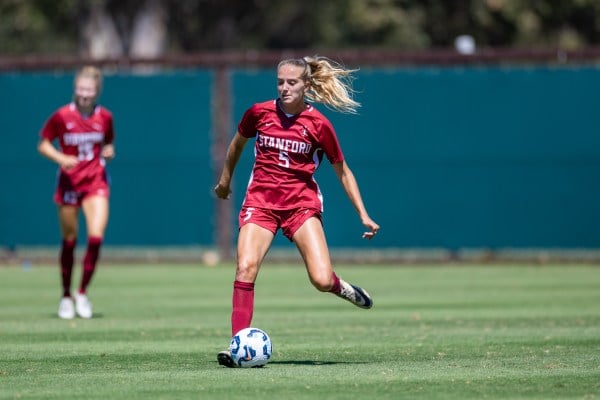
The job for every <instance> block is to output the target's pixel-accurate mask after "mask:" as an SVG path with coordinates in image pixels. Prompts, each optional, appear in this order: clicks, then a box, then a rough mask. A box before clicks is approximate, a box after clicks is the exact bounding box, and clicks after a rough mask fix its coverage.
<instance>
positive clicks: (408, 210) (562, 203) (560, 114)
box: [0, 67, 600, 248]
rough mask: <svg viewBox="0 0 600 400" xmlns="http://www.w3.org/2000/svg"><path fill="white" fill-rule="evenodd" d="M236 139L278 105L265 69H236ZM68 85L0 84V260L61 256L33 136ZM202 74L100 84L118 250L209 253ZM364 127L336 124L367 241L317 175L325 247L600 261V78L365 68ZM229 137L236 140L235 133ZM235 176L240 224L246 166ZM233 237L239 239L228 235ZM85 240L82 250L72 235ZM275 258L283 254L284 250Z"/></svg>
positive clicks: (31, 80) (336, 120)
mask: <svg viewBox="0 0 600 400" xmlns="http://www.w3.org/2000/svg"><path fill="white" fill-rule="evenodd" d="M231 77H232V93H231V95H232V104H233V110H232V118H233V120H232V121H231V122H232V126H233V127H234V128H235V126H236V125H237V122H238V121H239V119H240V118H241V116H242V114H243V112H244V111H245V110H246V108H248V107H249V106H250V105H251V104H252V103H254V102H259V101H263V100H267V99H272V98H275V97H276V95H277V93H276V79H275V78H276V76H275V70H274V69H254V70H234V71H232V74H231ZM71 82H72V74H65V73H3V74H0V108H1V110H2V112H0V127H1V128H2V132H3V139H4V140H3V146H1V147H0V181H1V182H2V186H1V187H2V190H1V193H0V245H2V246H6V245H48V244H55V243H57V242H58V224H57V221H56V212H55V208H54V205H53V203H52V201H51V196H52V191H53V189H54V179H55V172H56V167H55V166H54V165H53V164H52V163H50V162H49V161H47V160H45V159H43V158H42V157H41V156H39V155H38V154H37V151H36V144H37V141H38V132H39V129H40V127H41V125H42V124H43V122H44V121H45V119H46V118H47V117H48V116H49V115H50V113H51V112H52V111H54V110H55V109H56V108H57V107H58V106H60V105H61V104H64V103H66V102H67V101H69V99H70V96H71ZM212 85H213V73H212V72H211V71H208V70H189V71H174V72H168V73H167V72H165V73H159V74H148V75H136V74H115V75H110V74H109V75H107V77H106V85H105V86H106V87H105V91H104V93H103V94H102V97H101V103H103V104H106V105H107V106H108V107H109V108H110V109H111V110H112V111H113V113H114V115H115V128H116V133H117V141H116V146H117V158H116V159H115V160H114V162H112V163H111V164H110V165H109V172H110V174H111V177H112V190H113V195H112V199H111V204H112V208H111V220H110V223H109V227H108V231H107V236H106V242H107V243H108V244H112V245H141V246H161V245H212V244H213V241H214V231H215V228H216V226H217V225H216V224H217V221H216V217H215V215H214V199H213V198H212V196H211V195H210V190H211V188H212V186H213V185H214V178H213V171H212V170H211V161H210V155H211V154H210V147H211V132H212V129H213V123H212V119H211V118H212V117H211V109H210V107H211V90H212ZM355 86H356V88H357V89H358V93H357V99H358V100H359V101H360V102H361V103H362V104H363V107H362V108H361V109H360V113H359V115H344V114H339V113H334V112H331V111H329V110H327V109H325V108H324V107H323V106H320V105H317V107H318V108H319V109H320V110H322V111H323V112H324V113H325V114H326V115H327V116H328V117H329V118H330V119H331V121H332V122H333V124H334V126H335V127H336V130H337V132H338V136H339V138H340V142H341V144H342V146H343V149H344V151H345V154H346V157H347V161H348V163H349V165H350V166H351V168H352V169H353V171H354V173H355V175H356V177H357V179H358V181H359V184H360V187H361V189H362V194H363V197H364V200H365V202H366V204H367V207H368V209H369V211H370V213H371V215H372V217H373V218H374V219H375V220H376V221H377V222H379V223H380V224H381V226H382V229H381V232H380V235H379V236H378V237H377V238H376V239H375V240H374V241H370V242H368V241H364V240H362V239H361V233H362V231H363V227H362V225H361V224H360V221H359V220H358V218H357V216H356V213H355V211H354V210H353V208H352V206H351V204H350V202H349V201H348V199H347V198H346V196H345V194H344V193H343V190H342V188H341V186H340V184H339V183H338V182H337V179H336V178H335V176H334V174H333V172H332V170H331V167H330V166H329V165H328V163H323V165H322V166H321V168H320V169H319V171H318V172H317V176H316V178H317V181H318V182H319V184H320V185H321V189H322V191H323V193H324V196H325V214H324V223H325V230H326V233H327V237H328V240H329V243H330V245H331V246H333V247H357V248H360V247H381V248H391V247H425V248H427V247H445V248H459V247H490V248H500V247H557V248H558V247H561V248H579V247H582V248H583V247H586V248H598V247H600V207H598V204H600V185H598V182H599V178H600V135H599V134H598V126H600V113H598V112H597V110H598V109H599V106H600V100H599V98H598V95H597V93H599V92H600V69H599V68H594V67H560V68H559V67H556V68H554V67H468V68H467V67H465V68H462V67H452V68H437V67H426V68H394V69H363V70H361V71H360V72H359V73H358V79H357V80H356V81H355ZM232 133H233V132H232ZM252 153H253V152H252V143H249V146H248V148H247V149H246V151H245V153H244V155H243V157H242V159H241V160H240V164H239V165H238V168H237V169H236V173H235V181H234V188H233V189H234V193H233V198H232V205H233V207H234V215H237V212H238V210H239V206H240V203H241V201H242V198H243V195H244V189H245V186H246V184H247V180H248V177H249V173H250V169H251V167H252V162H253V159H252V157H253V154H252ZM230 229H231V232H232V233H233V234H234V235H233V237H235V233H236V231H237V229H236V226H235V225H234V226H231V227H230ZM82 236H83V235H82ZM275 245H277V246H289V245H290V244H289V243H288V242H287V240H286V239H284V238H283V237H282V236H281V235H279V237H278V238H277V239H276V242H275Z"/></svg>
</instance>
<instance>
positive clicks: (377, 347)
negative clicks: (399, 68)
mask: <svg viewBox="0 0 600 400" xmlns="http://www.w3.org/2000/svg"><path fill="white" fill-rule="evenodd" d="M336 270H337V272H338V274H339V275H340V276H342V277H344V278H345V279H346V280H348V281H350V282H354V283H357V284H359V285H361V286H364V287H365V288H367V289H368V290H369V292H370V293H371V295H372V296H373V298H374V300H375V306H374V308H373V309H372V310H362V309H359V308H357V307H354V306H352V305H351V304H350V303H347V302H345V301H343V300H340V299H338V298H337V297H335V296H332V295H329V294H323V293H319V292H317V291H316V290H314V289H313V288H312V287H311V286H310V284H309V283H308V279H307V278H306V273H305V271H304V269H303V267H302V266H300V265H296V266H275V265H269V264H267V265H265V266H264V267H263V269H262V271H261V275H260V276H259V280H258V282H257V286H256V289H257V292H256V309H255V313H254V321H253V325H254V326H257V327H259V328H262V329H264V330H266V331H267V332H268V333H269V334H270V336H271V338H272V340H273V349H274V352H273V353H274V357H273V360H272V362H270V363H269V364H268V365H267V366H266V367H265V368H261V369H226V368H222V367H219V366H218V365H217V363H216V359H215V356H216V353H217V352H218V351H219V350H222V349H225V348H226V347H227V345H228V343H229V329H230V328H229V313H230V302H231V283H232V280H233V267H232V266H219V267H215V268H208V267H203V266H191V265H187V266H184V265H171V266H166V265H151V266H141V265H139V266H129V265H128V266H124V265H123V266H121V265H110V266H100V267H99V270H98V273H97V275H96V277H95V278H94V281H93V283H92V287H91V289H90V292H89V294H90V298H91V300H92V301H93V303H94V311H95V313H96V315H95V317H94V318H93V319H91V320H81V319H75V320H72V321H62V320H59V319H58V318H57V317H56V308H57V306H58V300H59V295H60V290H59V275H58V267H49V266H33V268H32V269H31V270H24V269H21V268H19V267H16V266H13V267H0V307H1V308H0V398H1V399H78V400H79V399H85V400H88V399H402V398H406V399H452V398H454V399H469V398H471V399H500V398H502V399H525V398H526V399H534V398H535V399H598V398H600V268H599V267H598V266H595V267H594V266H583V265H577V266H568V265H564V266H499V265H495V266H455V265H452V266H450V265H449V266H430V267H428V266H415V267H409V266H402V267H391V266H363V267H356V266H339V267H338V268H337V269H336ZM79 272H80V267H79V266H78V267H77V274H76V275H75V277H74V278H75V279H74V282H77V281H78V279H79Z"/></svg>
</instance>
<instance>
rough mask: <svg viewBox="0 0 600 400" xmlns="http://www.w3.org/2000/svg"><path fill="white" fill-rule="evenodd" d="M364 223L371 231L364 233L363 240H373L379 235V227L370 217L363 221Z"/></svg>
mask: <svg viewBox="0 0 600 400" xmlns="http://www.w3.org/2000/svg"><path fill="white" fill-rule="evenodd" d="M362 223H363V225H364V226H366V227H367V229H368V230H369V231H368V232H364V233H363V235H362V237H363V239H367V240H371V239H373V238H374V237H375V235H377V232H378V231H379V225H378V224H377V223H376V222H375V221H373V220H372V219H371V218H369V217H366V218H365V219H363V221H362Z"/></svg>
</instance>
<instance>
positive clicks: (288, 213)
mask: <svg viewBox="0 0 600 400" xmlns="http://www.w3.org/2000/svg"><path fill="white" fill-rule="evenodd" d="M311 217H317V218H318V219H319V221H321V212H320V211H319V210H315V209H312V208H306V207H300V208H293V209H291V210H271V209H267V208H258V207H242V209H241V210H240V214H239V216H238V223H239V226H240V228H241V227H242V226H244V225H246V224H247V223H250V222H251V223H253V224H256V225H258V226H260V227H262V228H265V229H268V230H269V231H271V232H273V234H274V235H275V234H276V233H277V230H278V229H280V228H281V231H282V232H283V234H284V236H285V237H286V238H288V239H289V240H290V242H291V241H292V238H293V237H294V234H295V233H296V231H297V230H298V229H300V227H301V226H302V224H304V223H305V222H306V221H307V220H308V219H309V218H311Z"/></svg>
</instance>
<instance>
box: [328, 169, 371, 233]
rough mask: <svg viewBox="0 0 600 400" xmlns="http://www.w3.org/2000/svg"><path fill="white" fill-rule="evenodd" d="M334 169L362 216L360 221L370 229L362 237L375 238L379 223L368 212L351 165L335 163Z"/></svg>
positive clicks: (359, 214)
mask: <svg viewBox="0 0 600 400" xmlns="http://www.w3.org/2000/svg"><path fill="white" fill-rule="evenodd" d="M333 170H334V171H335V174H336V175H337V177H338V179H339V180H340V182H341V184H342V187H343V188H344V190H345V191H346V194H347V195H348V198H349V199H350V202H351V203H352V205H353V206H354V208H355V209H356V212H357V213H358V216H359V217H360V221H361V222H362V224H363V225H364V226H365V227H366V228H367V229H368V231H367V232H364V233H363V235H362V237H363V238H365V239H369V240H371V239H373V237H374V236H375V235H376V234H377V231H379V225H378V224H377V223H376V222H375V221H373V220H372V219H371V217H369V214H368V213H367V209H366V208H365V205H364V203H363V201H362V197H361V195H360V189H359V188H358V183H357V182H356V178H355V177H354V174H353V173H352V170H351V169H350V167H348V164H347V163H346V161H342V162H339V163H336V164H333Z"/></svg>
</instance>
